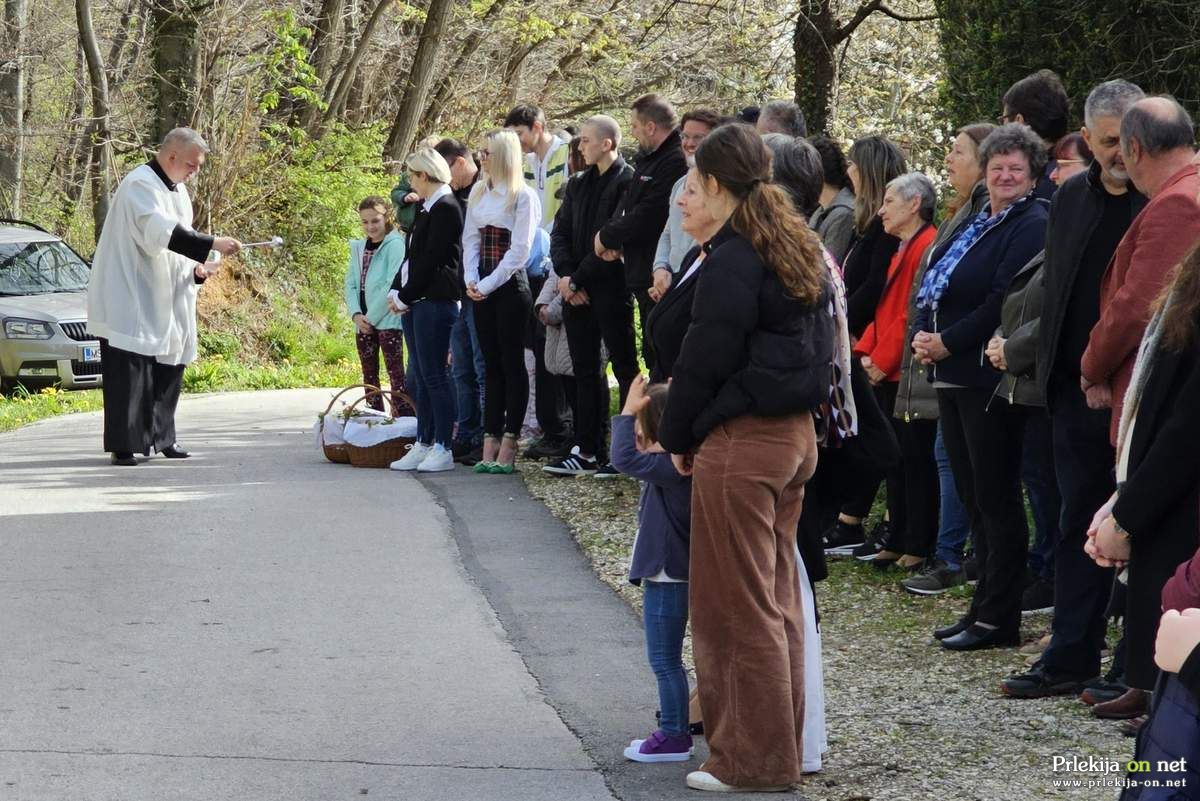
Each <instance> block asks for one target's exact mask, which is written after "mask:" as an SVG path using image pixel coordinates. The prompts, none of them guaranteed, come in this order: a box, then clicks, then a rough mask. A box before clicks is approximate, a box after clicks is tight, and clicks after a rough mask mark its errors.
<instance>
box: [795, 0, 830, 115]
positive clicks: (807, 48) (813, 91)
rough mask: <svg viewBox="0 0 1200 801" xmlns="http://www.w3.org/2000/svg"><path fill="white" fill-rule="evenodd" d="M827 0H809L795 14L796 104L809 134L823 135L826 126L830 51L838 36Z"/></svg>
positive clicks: (828, 99) (828, 0)
mask: <svg viewBox="0 0 1200 801" xmlns="http://www.w3.org/2000/svg"><path fill="white" fill-rule="evenodd" d="M838 35H839V32H838V27H837V22H836V20H835V19H834V17H833V10H832V9H831V8H830V0H809V2H806V3H805V4H804V7H802V8H801V11H800V13H799V14H798V15H797V16H796V28H795V31H794V32H793V34H792V53H793V56H794V58H795V70H796V73H795V75H796V86H795V92H796V105H798V106H800V110H801V111H803V112H804V119H805V121H806V122H807V123H808V132H809V133H810V134H823V133H826V129H827V128H828V126H829V101H830V98H831V96H832V95H833V86H834V80H835V78H836V73H837V70H836V68H835V59H834V52H835V49H836V48H837V45H838V43H839V42H840V41H841V39H839V38H838Z"/></svg>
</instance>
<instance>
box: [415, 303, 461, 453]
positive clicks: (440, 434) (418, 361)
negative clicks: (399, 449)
mask: <svg viewBox="0 0 1200 801" xmlns="http://www.w3.org/2000/svg"><path fill="white" fill-rule="evenodd" d="M457 317H458V308H457V305H456V304H455V303H454V301H451V300H423V301H421V302H419V303H416V304H414V305H413V307H412V308H411V309H409V311H408V313H407V314H405V315H404V344H405V345H407V346H408V354H409V355H408V386H409V387H410V388H411V391H412V394H413V400H414V401H416V404H417V440H418V441H420V442H423V443H425V444H426V445H432V444H434V443H436V444H438V445H443V446H445V447H447V448H449V447H450V438H451V436H452V435H453V433H454V388H453V387H452V386H451V384H450V370H449V368H448V367H447V365H446V357H447V356H448V355H449V353H450V330H451V329H452V328H453V327H454V321H455V319H456V318H457Z"/></svg>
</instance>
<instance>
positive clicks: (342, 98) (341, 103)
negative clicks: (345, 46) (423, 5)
mask: <svg viewBox="0 0 1200 801" xmlns="http://www.w3.org/2000/svg"><path fill="white" fill-rule="evenodd" d="M391 2H392V0H379V2H378V3H376V4H375V9H374V10H373V11H372V12H371V18H370V19H368V20H367V25H366V27H365V28H363V32H362V36H360V37H359V38H358V44H357V45H356V46H355V48H354V55H352V56H351V57H350V63H349V64H347V65H346V68H345V69H344V70H342V73H341V76H340V77H339V78H338V82H337V87H336V88H335V89H334V91H333V94H332V95H330V97H329V106H328V107H327V108H326V109H325V113H324V114H323V115H322V116H321V125H320V127H321V128H324V127H325V126H326V125H328V124H329V123H330V122H332V121H333V120H334V119H335V118H337V116H338V115H339V114H340V113H341V111H342V109H343V108H344V107H345V105H346V99H347V98H348V97H349V96H350V89H351V87H353V86H354V78H355V76H356V75H357V74H358V65H359V64H361V63H362V60H363V56H365V55H366V54H367V46H368V45H369V44H370V43H371V37H372V36H373V35H374V34H375V27H376V26H377V25H378V24H379V20H381V19H383V12H384V11H386V10H387V7H388V6H389V5H390V4H391Z"/></svg>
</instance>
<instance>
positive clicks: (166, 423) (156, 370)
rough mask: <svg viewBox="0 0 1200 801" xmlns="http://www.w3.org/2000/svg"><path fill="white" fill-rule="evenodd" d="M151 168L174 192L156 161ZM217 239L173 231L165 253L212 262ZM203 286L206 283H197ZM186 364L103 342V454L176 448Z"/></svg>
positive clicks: (178, 228)
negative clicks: (177, 411)
mask: <svg viewBox="0 0 1200 801" xmlns="http://www.w3.org/2000/svg"><path fill="white" fill-rule="evenodd" d="M150 168H151V169H153V170H154V172H155V174H156V175H158V177H159V178H161V179H162V181H163V183H164V184H166V187H167V189H169V190H170V191H172V192H174V191H175V184H174V183H172V182H171V181H170V179H168V178H167V175H166V173H165V172H164V171H163V169H162V167H161V166H159V164H158V162H157V160H155V159H151V160H150ZM212 244H213V238H212V237H211V236H208V235H206V234H199V233H196V232H195V231H192V230H190V229H188V228H185V227H183V226H182V225H177V226H175V231H174V232H173V233H172V234H171V241H170V243H169V244H168V245H167V249H168V250H170V251H171V252H173V253H178V254H180V255H182V256H186V257H188V258H189V259H191V260H192V261H195V262H197V263H202V262H204V260H205V259H207V258H208V252H209V250H210V248H212ZM195 280H196V283H197V284H203V283H204V279H203V278H196V279H195ZM183 368H184V365H182V364H159V363H158V361H157V360H156V359H155V358H154V357H153V356H144V355H142V354H140V353H133V352H132V351H127V350H121V349H120V348H114V347H112V346H111V345H109V344H108V340H106V339H101V340H100V371H101V375H102V376H103V378H104V384H103V387H102V389H103V392H104V450H106V451H108V452H109V453H141V454H144V455H146V456H149V455H150V451H151V450H152V449H153V450H155V451H162V449H163V448H168V447H170V446H172V445H174V444H175V407H176V406H177V405H178V404H179V393H180V392H181V391H182V390H183Z"/></svg>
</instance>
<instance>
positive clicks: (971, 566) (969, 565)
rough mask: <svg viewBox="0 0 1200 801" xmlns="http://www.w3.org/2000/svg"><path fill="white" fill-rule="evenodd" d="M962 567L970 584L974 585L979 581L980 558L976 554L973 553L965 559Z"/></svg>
mask: <svg viewBox="0 0 1200 801" xmlns="http://www.w3.org/2000/svg"><path fill="white" fill-rule="evenodd" d="M962 568H963V573H964V574H966V577H967V583H968V584H970V585H972V586H973V585H975V584H978V583H979V560H978V559H976V558H975V554H971V555H970V556H968V557H967V558H966V559H964V560H963V563H962Z"/></svg>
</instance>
